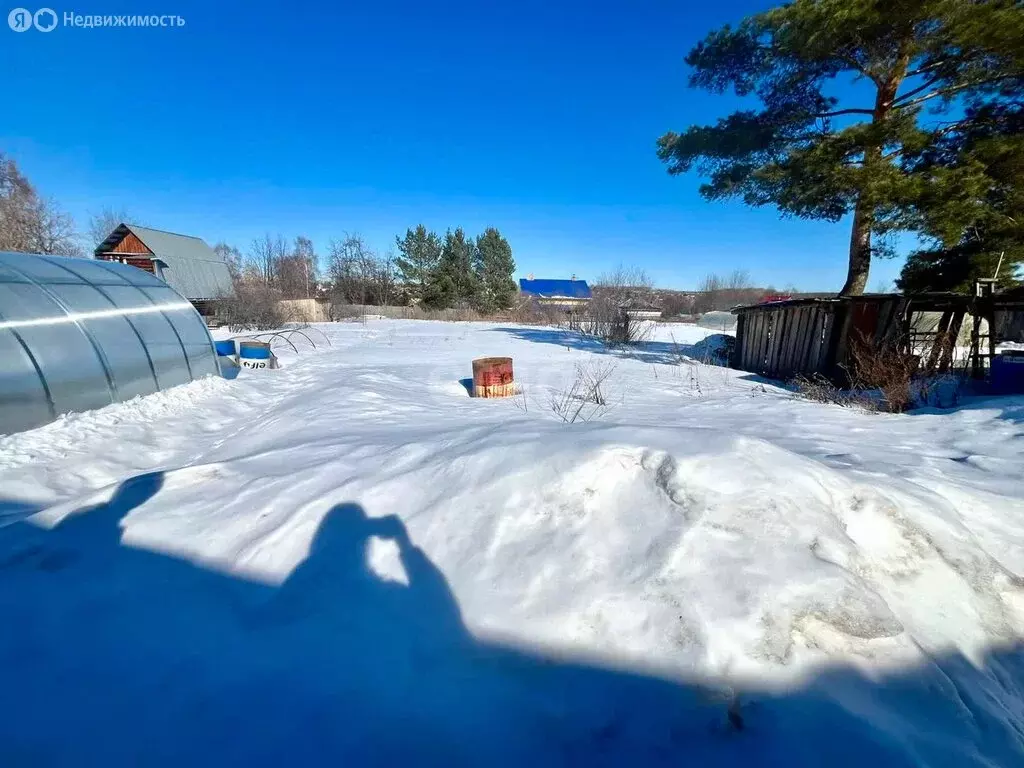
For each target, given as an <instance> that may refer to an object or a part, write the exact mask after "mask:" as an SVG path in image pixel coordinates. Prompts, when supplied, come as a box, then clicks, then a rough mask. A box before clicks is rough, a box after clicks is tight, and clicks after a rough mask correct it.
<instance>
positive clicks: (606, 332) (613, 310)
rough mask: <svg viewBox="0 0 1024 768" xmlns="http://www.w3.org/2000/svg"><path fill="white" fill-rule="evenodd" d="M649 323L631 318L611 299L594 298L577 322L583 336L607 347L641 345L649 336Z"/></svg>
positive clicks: (650, 327) (651, 327)
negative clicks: (589, 337)
mask: <svg viewBox="0 0 1024 768" xmlns="http://www.w3.org/2000/svg"><path fill="white" fill-rule="evenodd" d="M652 329H653V325H652V324H651V323H650V322H647V321H644V320H639V319H637V318H635V317H631V316H630V314H629V313H628V312H627V311H626V310H625V309H623V308H622V307H621V306H619V305H618V304H617V303H616V302H615V300H614V298H613V297H610V296H595V297H594V298H593V299H591V301H590V303H589V304H588V306H587V310H586V313H585V314H584V315H583V317H582V318H581V320H580V322H579V331H580V332H581V333H582V334H583V335H584V336H591V337H593V338H595V339H599V340H600V341H602V342H603V343H605V344H607V345H608V346H631V345H634V344H642V343H643V342H645V341H647V339H648V338H649V337H650V335H651V330H652Z"/></svg>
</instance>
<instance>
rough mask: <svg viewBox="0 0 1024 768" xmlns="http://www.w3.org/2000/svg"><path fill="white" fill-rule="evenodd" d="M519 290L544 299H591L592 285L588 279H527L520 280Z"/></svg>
mask: <svg viewBox="0 0 1024 768" xmlns="http://www.w3.org/2000/svg"><path fill="white" fill-rule="evenodd" d="M519 290H520V291H522V292H523V293H525V294H526V295H527V296H539V297H541V298H544V299H553V298H559V299H564V298H568V299H589V298H590V297H591V293H590V286H589V285H587V281H586V280H527V279H525V278H524V279H522V280H520V281H519Z"/></svg>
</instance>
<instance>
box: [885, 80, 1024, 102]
mask: <svg viewBox="0 0 1024 768" xmlns="http://www.w3.org/2000/svg"><path fill="white" fill-rule="evenodd" d="M1013 77H1014V76H1013V75H1001V76H1000V77H992V78H989V79H987V80H975V81H973V82H970V83H960V84H959V85H952V86H950V87H949V88H936V89H935V90H934V91H932V92H931V93H926V94H925V95H924V96H920V97H918V98H916V99H911V100H910V101H903V100H904V99H906V98H908V97H910V96H913V95H914V94H915V93H920V92H921V90H923V88H925V87H927V85H926V86H923V87H922V88H916V89H914V90H913V91H908V92H907V93H905V94H903V95H902V96H900V97H899V98H898V99H895V100H894V101H893V103H892V106H893V108H894V109H903V108H905V107H913V106H915V105H917V104H921V103H923V102H925V101H928V100H929V99H934V98H935V97H936V96H948V95H950V94H953V93H957V92H959V91H963V90H966V89H967V88H976V87H977V86H979V85H990V84H992V83H998V82H999V81H1000V80H1012V79H1013ZM932 82H933V83H934V82H935V81H934V80H933V81H932ZM928 85H931V83H929V84H928Z"/></svg>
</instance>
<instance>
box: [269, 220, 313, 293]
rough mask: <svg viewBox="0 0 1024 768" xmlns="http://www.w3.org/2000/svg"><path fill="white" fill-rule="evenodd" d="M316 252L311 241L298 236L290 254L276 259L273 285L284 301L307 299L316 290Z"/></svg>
mask: <svg viewBox="0 0 1024 768" xmlns="http://www.w3.org/2000/svg"><path fill="white" fill-rule="evenodd" d="M316 262H317V258H316V251H315V250H314V248H313V241H312V240H310V239H309V238H308V237H304V236H302V235H299V236H298V237H296V238H295V246H294V247H293V248H292V250H291V252H290V253H285V254H283V255H281V256H279V257H278V260H277V264H276V267H275V270H274V274H275V285H276V286H277V287H278V288H280V290H281V293H282V295H283V296H284V297H285V298H286V299H308V298H310V297H311V296H312V295H313V292H314V291H315V289H316V273H317V264H316Z"/></svg>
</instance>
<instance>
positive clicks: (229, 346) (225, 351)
mask: <svg viewBox="0 0 1024 768" xmlns="http://www.w3.org/2000/svg"><path fill="white" fill-rule="evenodd" d="M213 346H214V347H216V349H217V354H218V355H220V356H221V357H227V356H229V355H230V356H233V355H234V354H235V340H234V339H228V340H227V341H215V342H213Z"/></svg>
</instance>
